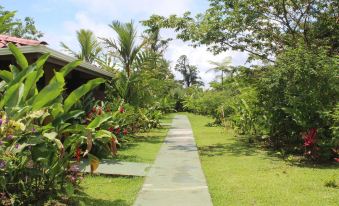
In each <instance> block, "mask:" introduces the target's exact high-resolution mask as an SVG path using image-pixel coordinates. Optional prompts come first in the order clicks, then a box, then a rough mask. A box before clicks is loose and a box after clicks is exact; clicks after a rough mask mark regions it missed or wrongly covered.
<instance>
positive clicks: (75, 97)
mask: <svg viewBox="0 0 339 206" xmlns="http://www.w3.org/2000/svg"><path fill="white" fill-rule="evenodd" d="M104 82H105V80H104V79H102V78H97V79H93V80H90V81H88V82H87V83H86V84H84V85H82V86H80V87H79V88H77V89H76V90H74V91H73V92H72V93H71V94H70V95H69V96H68V97H67V99H66V100H65V102H64V105H65V106H64V109H65V112H67V111H69V110H70V109H71V107H72V106H73V105H74V104H75V103H76V102H78V101H79V100H80V98H81V97H83V96H84V95H85V94H87V93H88V92H89V91H91V90H92V89H93V88H95V87H96V86H98V85H100V84H102V83H104Z"/></svg>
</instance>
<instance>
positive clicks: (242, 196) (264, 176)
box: [188, 114, 339, 206]
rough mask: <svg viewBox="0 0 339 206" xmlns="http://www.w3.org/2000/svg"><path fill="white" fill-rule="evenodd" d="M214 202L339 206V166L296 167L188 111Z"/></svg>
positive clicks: (221, 204)
mask: <svg viewBox="0 0 339 206" xmlns="http://www.w3.org/2000/svg"><path fill="white" fill-rule="evenodd" d="M188 116H189V119H190V121H191V124H192V127H193V132H194V136H195V138H196V141H197V145H198V149H199V154H200V158H201V163H202V167H203V170H204V173H205V175H206V178H207V182H208V186H209V191H210V193H211V195H212V200H213V204H214V206H219V205H220V206H224V205H307V206H311V205H338V204H339V188H338V187H337V188H331V187H326V186H325V183H326V182H328V181H329V180H332V181H333V180H334V181H336V184H337V185H338V184H339V167H338V165H337V166H334V165H333V166H327V167H325V166H322V167H317V166H305V165H304V166H296V165H292V164H289V163H288V162H286V161H284V160H282V159H279V158H277V157H273V156H272V155H269V152H265V151H263V150H261V149H257V148H254V147H250V146H249V144H248V143H246V142H244V141H240V140H239V139H238V138H236V137H235V134H234V132H233V131H232V130H231V129H229V130H225V129H223V128H218V127H206V126H205V125H206V124H207V123H208V122H211V121H212V119H210V118H208V117H203V116H198V115H193V114H188Z"/></svg>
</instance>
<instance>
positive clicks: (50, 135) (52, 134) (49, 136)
mask: <svg viewBox="0 0 339 206" xmlns="http://www.w3.org/2000/svg"><path fill="white" fill-rule="evenodd" d="M43 136H44V137H46V138H47V139H49V140H51V141H52V142H54V143H55V144H56V145H57V147H58V149H59V150H62V149H63V148H64V146H63V144H62V143H61V141H60V140H59V139H57V138H56V137H57V136H58V134H57V133H56V132H50V133H45V134H43Z"/></svg>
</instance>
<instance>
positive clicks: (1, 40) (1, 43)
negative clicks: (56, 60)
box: [0, 34, 47, 48]
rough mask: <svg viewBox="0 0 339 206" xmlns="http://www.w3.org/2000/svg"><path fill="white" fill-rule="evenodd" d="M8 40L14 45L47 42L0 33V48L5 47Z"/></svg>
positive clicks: (34, 44) (33, 44) (42, 43)
mask: <svg viewBox="0 0 339 206" xmlns="http://www.w3.org/2000/svg"><path fill="white" fill-rule="evenodd" d="M10 42H11V43H13V44H15V45H16V46H36V45H46V44H47V42H44V41H38V40H31V39H23V38H18V37H13V36H8V35H2V34H0V48H4V47H7V44H8V43H10Z"/></svg>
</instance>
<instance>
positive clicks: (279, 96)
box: [258, 47, 339, 159]
mask: <svg viewBox="0 0 339 206" xmlns="http://www.w3.org/2000/svg"><path fill="white" fill-rule="evenodd" d="M338 66H339V65H338V61H337V60H336V59H335V58H333V57H329V56H327V54H326V52H325V51H323V50H321V49H319V50H314V51H309V50H307V49H305V48H303V47H299V48H297V49H291V50H287V51H286V52H284V53H283V54H281V55H280V56H278V58H277V61H276V63H275V65H274V66H271V67H269V68H268V72H267V73H266V74H265V75H264V77H263V78H262V79H261V81H260V84H259V87H258V97H259V101H258V102H259V103H260V107H261V108H262V109H263V111H264V114H265V116H266V117H267V124H266V127H267V128H268V129H269V133H270V137H271V140H272V143H273V144H274V145H275V146H277V147H281V146H289V145H291V146H295V145H299V146H301V145H302V144H303V138H302V137H303V134H305V133H309V132H310V131H311V129H312V128H315V129H316V135H314V138H316V144H315V146H316V148H318V147H323V148H324V149H325V150H327V151H328V147H329V145H330V147H332V148H333V147H336V146H337V145H334V142H333V136H332V135H333V133H332V134H331V130H330V128H331V127H333V125H334V121H333V119H330V118H328V117H326V115H323V114H324V112H328V111H332V110H333V109H334V107H335V104H336V103H337V101H338V95H337V94H338V89H339V88H338V78H337V77H338ZM305 149H306V150H308V148H305ZM316 150H319V151H320V150H322V149H321V148H318V149H316ZM307 152H311V153H314V152H315V151H314V150H313V149H312V151H311V150H309V151H307ZM321 153H322V154H325V153H324V152H321ZM328 154H329V155H325V156H326V158H325V157H324V158H325V159H328V158H329V156H331V154H330V153H328ZM312 156H313V157H320V155H318V154H314V155H313V154H312Z"/></svg>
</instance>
